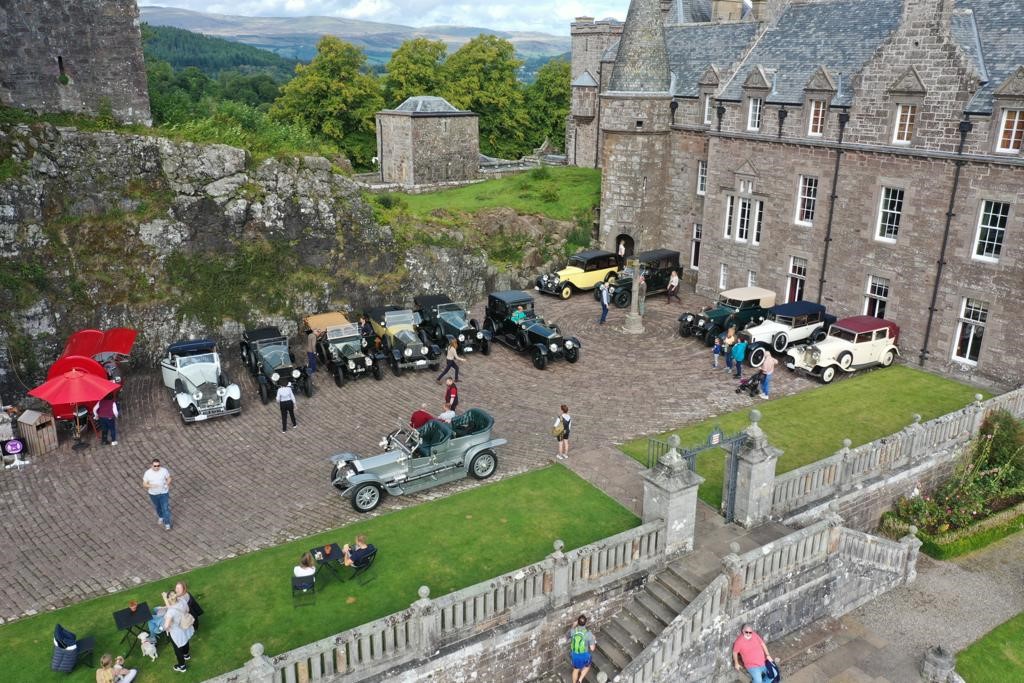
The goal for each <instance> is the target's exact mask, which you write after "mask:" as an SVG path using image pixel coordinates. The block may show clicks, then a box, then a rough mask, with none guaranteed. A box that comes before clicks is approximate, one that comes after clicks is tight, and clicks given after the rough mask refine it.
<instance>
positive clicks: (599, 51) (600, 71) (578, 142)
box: [565, 17, 622, 168]
mask: <svg viewBox="0 0 1024 683" xmlns="http://www.w3.org/2000/svg"><path fill="white" fill-rule="evenodd" d="M569 33H570V35H571V36H572V61H571V63H570V65H569V78H570V81H574V80H576V79H577V78H578V77H579V76H581V75H582V74H583V73H584V72H588V73H590V75H591V76H592V77H593V78H594V80H595V81H597V82H598V83H599V84H600V83H601V82H602V81H603V80H607V78H608V77H609V75H610V74H611V65H610V63H608V64H607V65H605V64H602V62H601V55H603V54H604V52H605V51H606V50H607V49H608V48H609V47H611V45H612V44H614V43H615V42H616V41H617V40H618V39H619V37H620V36H621V35H622V23H621V22H619V21H615V20H598V21H594V19H593V17H577V18H576V21H574V22H572V25H571V26H570V28H569ZM597 107H598V111H599V109H600V105H599V104H597ZM595 114H596V112H595ZM599 137H600V117H599V115H594V116H589V117H581V118H576V117H574V116H573V115H572V113H571V112H570V114H569V117H568V120H567V122H566V126H565V153H566V156H567V157H568V164H569V165H570V166H581V167H584V168H596V167H599V166H600V164H601V154H600V149H601V146H600V139H599Z"/></svg>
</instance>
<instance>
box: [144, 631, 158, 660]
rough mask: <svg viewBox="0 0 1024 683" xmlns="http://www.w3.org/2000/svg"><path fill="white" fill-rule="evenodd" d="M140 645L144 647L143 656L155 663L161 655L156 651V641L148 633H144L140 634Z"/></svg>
mask: <svg viewBox="0 0 1024 683" xmlns="http://www.w3.org/2000/svg"><path fill="white" fill-rule="evenodd" d="M139 644H140V646H141V647H142V656H143V657H149V658H150V659H152V660H153V661H156V658H157V657H159V656H160V655H159V653H158V652H157V651H156V641H155V640H154V639H153V637H152V636H151V635H149V633H148V632H147V631H143V632H142V633H140V634H139Z"/></svg>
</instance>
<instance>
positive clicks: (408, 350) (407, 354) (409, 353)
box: [405, 349, 412, 358]
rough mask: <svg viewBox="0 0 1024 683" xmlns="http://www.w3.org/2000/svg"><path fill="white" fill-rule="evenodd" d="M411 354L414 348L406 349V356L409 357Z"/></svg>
mask: <svg viewBox="0 0 1024 683" xmlns="http://www.w3.org/2000/svg"><path fill="white" fill-rule="evenodd" d="M411 355H412V349H406V350H405V357H406V358H408V357H409V356H411Z"/></svg>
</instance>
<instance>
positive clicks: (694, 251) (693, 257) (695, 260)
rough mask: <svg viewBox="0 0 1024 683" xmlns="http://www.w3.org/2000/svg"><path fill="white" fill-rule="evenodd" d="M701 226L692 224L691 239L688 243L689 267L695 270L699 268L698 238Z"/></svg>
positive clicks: (701, 230) (701, 229)
mask: <svg viewBox="0 0 1024 683" xmlns="http://www.w3.org/2000/svg"><path fill="white" fill-rule="evenodd" d="M702 232H703V226H702V225H701V224H700V223H694V224H693V239H692V240H691V242H690V267H691V268H693V269H694V270H697V269H698V268H699V267H700V237H701V233H702Z"/></svg>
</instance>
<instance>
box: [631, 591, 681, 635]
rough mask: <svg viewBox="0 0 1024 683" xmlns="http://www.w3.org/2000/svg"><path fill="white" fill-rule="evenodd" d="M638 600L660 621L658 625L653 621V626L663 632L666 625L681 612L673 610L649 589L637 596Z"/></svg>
mask: <svg viewBox="0 0 1024 683" xmlns="http://www.w3.org/2000/svg"><path fill="white" fill-rule="evenodd" d="M636 601H637V602H639V603H640V604H641V605H643V606H644V608H646V609H647V611H648V612H650V613H651V615H652V616H653V617H655V619H656V620H657V622H658V625H657V627H655V625H654V624H653V623H652V624H651V627H652V628H653V629H654V630H657V631H658V633H661V631H662V630H664V628H665V627H666V626H668V625H669V624H670V623H671V622H672V620H673V619H675V618H676V615H677V614H679V612H676V611H674V610H672V609H671V608H670V607H668V606H667V605H665V603H663V602H661V601H660V600H658V599H657V598H655V597H654V596H653V595H652V594H651V593H650V592H649V591H644V592H643V593H640V594H639V595H637V596H636Z"/></svg>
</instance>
